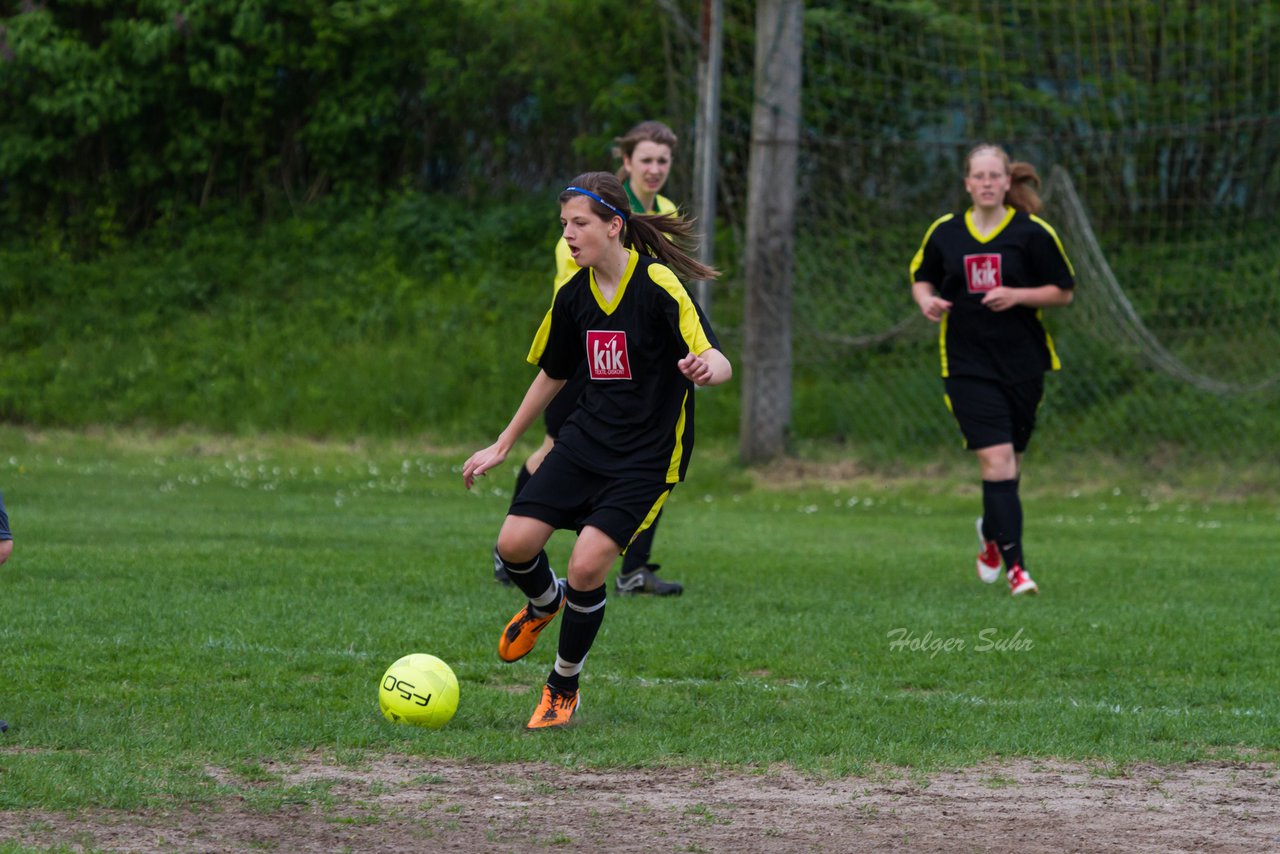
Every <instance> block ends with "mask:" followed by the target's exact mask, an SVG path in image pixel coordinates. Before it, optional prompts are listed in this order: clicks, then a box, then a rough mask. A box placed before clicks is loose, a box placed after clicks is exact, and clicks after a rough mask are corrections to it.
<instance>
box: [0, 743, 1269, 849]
mask: <svg viewBox="0 0 1280 854" xmlns="http://www.w3.org/2000/svg"><path fill="white" fill-rule="evenodd" d="M208 770H209V773H210V775H211V776H213V777H214V778H215V779H217V780H219V782H220V783H222V784H223V785H224V786H226V787H227V788H228V789H232V790H237V791H238V794H230V795H228V796H227V797H225V798H223V799H222V800H220V801H218V802H216V803H214V804H212V805H205V806H204V807H202V808H200V809H199V810H191V809H187V808H176V809H173V810H165V811H149V812H141V813H138V812H128V813H125V812H110V811H82V812H79V813H75V814H64V813H46V812H36V811H29V810H27V811H9V812H0V840H5V841H16V842H19V843H21V844H24V845H29V846H35V847H40V848H44V847H48V846H54V845H63V846H67V847H69V848H70V849H71V850H77V851H81V850H93V851H129V852H153V851H155V852H160V851H166V852H167V851H191V852H233V851H235V852H238V851H289V852H332V851H344V850H345V851H357V852H358V851H377V852H400V851H403V852H410V851H413V852H422V851H450V852H488V851H493V852H499V851H525V850H528V849H530V848H533V849H537V850H566V851H600V852H665V851H695V852H696V851H713V852H719V851H734V852H738V851H750V852H756V851H760V852H775V851H776V852H792V851H795V852H799V851H832V852H846V851H858V850H876V851H884V850H890V851H1020V852H1053V854H1059V852H1063V851H1090V852H1097V851H1117V852H1120V851H1123V852H1170V851H1223V852H1225V851H1260V850H1274V849H1276V848H1277V847H1280V778H1277V774H1276V769H1275V768H1274V767H1273V766H1270V765H1263V764H1256V765H1226V764H1223V765H1197V766H1190V767H1177V768H1164V767H1155V766H1132V767H1129V768H1127V769H1126V771H1125V773H1124V774H1123V775H1119V776H1117V775H1112V774H1106V773H1101V772H1100V771H1099V770H1097V769H1092V768H1089V767H1086V766H1082V765H1077V764H1066V763H1060V762H1052V761H1016V762H1010V763H1005V764H999V765H985V766H981V767H978V768H972V769H968V770H965V771H961V772H938V773H932V774H928V775H923V774H916V773H909V774H904V773H900V772H885V773H884V774H883V775H880V776H878V777H877V778H844V779H837V780H831V779H812V778H809V777H806V776H803V775H800V774H797V773H795V772H794V771H790V770H785V769H775V770H771V771H767V772H760V773H755V774H752V773H744V772H736V771H735V772H720V771H698V770H690V769H679V770H632V771H577V770H570V769H565V768H561V767H558V766H548V765H532V764H518V765H469V764H461V763H457V762H444V761H436V760H425V759H418V758H412V757H388V758H384V759H380V760H378V761H376V762H372V763H370V764H368V765H365V766H361V767H354V768H353V767H340V766H335V765H332V764H329V763H326V762H324V761H322V760H320V759H318V758H317V759H315V760H311V761H307V762H305V763H301V764H291V765H287V766H286V765H276V766H267V767H265V768H264V769H263V770H264V771H265V772H267V776H270V777H272V778H274V779H273V780H272V782H271V783H267V784H252V783H246V782H245V781H243V780H240V779H239V778H237V777H235V776H233V775H231V774H229V773H227V772H225V771H224V770H222V769H218V768H210V769H208ZM281 783H283V784H284V786H285V787H301V788H300V791H310V793H311V794H310V796H309V797H307V798H306V799H305V802H304V803H289V802H288V799H287V798H285V799H284V803H281V802H280V800H279V799H278V798H272V797H267V798H261V797H255V793H258V792H262V793H264V794H265V791H263V790H258V789H256V785H261V786H263V787H264V788H265V789H269V790H273V791H275V792H277V793H278V792H279V791H280V790H281ZM317 792H320V793H321V794H320V795H317V794H316V793H317Z"/></svg>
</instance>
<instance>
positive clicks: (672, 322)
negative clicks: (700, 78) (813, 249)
mask: <svg viewBox="0 0 1280 854" xmlns="http://www.w3.org/2000/svg"><path fill="white" fill-rule="evenodd" d="M559 201H560V221H561V224H562V225H563V228H564V238H565V242H566V244H567V246H568V248H569V252H570V254H571V256H572V257H573V260H574V262H575V263H576V264H577V265H578V267H579V268H580V269H579V270H578V271H577V272H576V273H575V274H574V275H573V276H572V277H571V278H570V279H569V280H568V281H566V282H565V283H564V284H563V285H562V286H561V287H560V288H559V289H558V290H557V291H556V294H555V297H554V298H553V300H552V305H551V309H550V310H549V311H548V312H547V314H546V317H544V318H543V321H542V325H541V326H540V327H539V329H538V332H537V334H536V335H535V336H534V340H533V345H532V346H531V347H530V350H529V356H528V360H529V362H531V363H532V364H535V365H537V366H538V367H539V368H540V369H541V370H539V372H538V375H537V376H536V377H535V378H534V380H533V383H532V384H531V385H530V386H529V390H528V391H527V392H526V393H525V396H524V401H523V402H522V403H521V404H520V407H519V408H518V409H517V410H516V413H515V416H514V417H513V418H512V419H511V421H510V423H509V424H508V425H507V427H506V429H505V430H503V431H502V433H501V435H499V437H498V440H497V441H496V442H494V443H493V444H492V445H490V446H489V447H487V448H484V449H482V450H480V451H477V452H476V453H474V454H472V455H471V457H470V458H469V459H468V460H467V461H466V463H465V464H464V465H463V468H462V478H463V482H464V484H465V485H466V486H467V488H468V489H470V488H471V486H472V484H474V483H475V479H476V478H477V477H480V476H482V475H484V474H485V472H487V471H488V470H489V469H491V468H493V467H494V466H497V465H499V464H500V463H501V462H502V461H503V460H505V459H506V456H507V454H508V453H509V452H510V450H511V447H512V446H513V445H514V444H515V443H516V442H517V441H518V440H519V438H520V436H521V435H522V434H523V433H524V432H525V430H527V429H528V428H529V427H530V425H532V424H533V422H534V420H535V419H536V418H537V417H538V414H539V413H540V412H541V411H542V410H543V409H544V408H545V407H546V405H547V403H548V402H550V401H551V399H552V398H553V397H554V396H555V395H556V393H557V392H558V391H559V390H560V389H561V387H562V386H563V385H564V382H565V380H567V379H568V378H569V377H571V376H572V375H573V373H574V372H575V371H576V370H577V369H578V367H579V365H581V364H583V363H585V364H586V365H587V370H588V377H587V383H586V387H585V389H584V390H583V392H582V397H581V398H580V400H579V402H578V406H577V408H576V409H574V411H573V412H572V414H570V415H569V417H568V419H567V420H566V422H565V424H564V427H563V428H562V429H561V431H560V437H559V439H558V441H556V443H555V446H554V447H553V448H552V449H551V451H550V453H548V454H547V457H546V459H545V460H543V462H542V465H541V466H539V468H538V470H537V472H535V473H534V475H533V477H532V478H531V479H530V480H529V482H528V483H527V484H526V485H525V487H524V489H522V490H521V491H520V493H519V494H518V495H517V496H516V497H515V498H514V499H513V500H512V502H511V507H510V509H509V510H508V513H507V518H506V521H505V522H504V523H503V525H502V530H501V532H500V533H499V535H498V548H497V559H498V560H500V561H501V563H502V566H503V568H504V569H505V570H506V572H507V574H508V575H509V576H510V578H511V580H512V582H513V583H514V584H515V585H516V586H517V587H519V588H520V590H521V591H522V592H523V593H524V594H525V596H526V597H528V600H529V601H528V604H526V605H525V606H524V607H522V608H521V609H520V610H519V611H518V612H517V613H516V615H515V616H514V617H512V618H511V620H510V621H509V622H508V623H507V625H506V628H504V629H503V631H502V634H501V635H500V637H499V639H498V656H499V657H500V658H501V659H502V660H503V661H508V662H511V661H517V660H519V659H521V658H523V657H524V656H525V655H527V654H528V653H529V652H530V651H531V650H532V649H533V646H534V644H535V643H536V642H537V640H538V635H539V634H540V633H541V632H542V630H543V629H544V628H546V626H547V624H549V623H550V622H551V621H552V620H553V619H554V618H555V616H556V614H558V613H560V611H561V610H562V609H563V610H564V614H565V617H564V620H562V621H561V624H560V638H559V645H558V647H557V650H556V659H555V665H554V666H553V668H552V669H551V672H550V674H549V675H548V677H547V682H546V685H545V686H543V690H542V697H541V700H540V702H539V704H538V707H537V708H536V710H535V711H534V713H533V716H532V717H531V718H530V720H529V723H528V727H529V728H530V729H541V728H544V727H557V726H563V725H565V724H568V723H569V722H570V720H571V719H572V718H573V715H574V712H575V711H576V710H577V709H578V707H579V705H580V702H581V699H580V698H581V695H580V693H579V687H578V683H579V677H580V674H581V672H582V666H583V662H584V661H585V659H586V657H587V653H588V652H589V651H590V649H591V646H592V644H593V643H594V642H595V637H596V633H597V632H598V631H599V629H600V625H601V623H602V622H603V620H604V607H605V592H606V588H605V583H604V582H605V576H606V575H607V574H608V572H609V568H610V567H611V566H612V565H613V562H614V561H615V560H616V559H617V557H618V555H619V554H620V553H621V552H623V551H624V550H625V549H626V547H627V545H628V544H630V543H631V541H632V540H633V539H634V538H635V537H636V535H637V534H638V533H640V532H641V531H643V530H644V529H645V528H646V527H647V526H648V525H649V524H651V523H652V521H653V519H654V518H656V517H657V515H658V513H659V512H660V511H661V509H662V506H663V503H664V502H665V501H666V500H667V497H668V496H669V495H670V494H671V490H672V489H674V488H675V485H676V484H677V483H679V482H680V481H682V480H683V479H684V477H685V473H686V471H687V469H688V466H689V460H690V457H691V455H692V452H693V440H694V394H693V387H694V385H720V384H721V383H724V382H727V381H728V380H729V378H730V377H731V376H732V373H733V369H732V367H731V366H730V364H729V360H728V359H726V358H725V357H724V355H723V354H722V353H721V352H720V351H719V349H718V348H717V347H716V338H715V333H714V332H713V331H712V330H711V326H710V323H708V322H707V320H706V319H705V318H704V317H703V316H701V315H700V314H699V312H698V311H697V309H696V308H695V306H694V303H693V300H692V299H691V298H690V297H689V295H688V293H687V292H686V291H685V289H684V286H683V285H682V284H681V283H680V280H681V279H710V278H714V277H715V276H717V275H718V273H717V271H716V270H714V269H712V268H710V267H707V266H705V265H703V264H700V263H699V262H698V261H696V260H694V259H693V258H692V257H690V256H689V255H688V254H687V253H686V252H685V251H684V250H683V249H682V248H681V245H682V244H687V242H688V240H689V238H690V237H691V233H692V231H691V225H690V224H689V223H688V222H687V221H686V220H683V219H681V218H679V217H676V216H666V215H662V216H657V215H649V214H640V213H634V212H633V211H632V210H631V207H630V204H629V203H628V200H627V196H626V192H625V191H624V190H623V187H622V184H621V183H620V182H619V181H618V179H617V178H616V177H614V176H613V175H610V174H609V173H607V172H589V173H587V174H585V175H580V176H578V177H577V178H575V179H574V180H573V182H572V183H571V184H570V186H569V187H568V188H566V189H565V190H564V192H562V193H561V194H560V199H559ZM557 528H564V529H570V530H574V531H577V532H578V539H577V542H576V543H575V544H574V547H573V552H572V554H571V555H570V557H569V566H568V569H567V572H566V578H565V579H563V580H559V579H557V578H556V575H555V573H554V572H553V571H552V569H551V566H550V564H549V563H548V562H547V555H546V552H545V551H544V546H545V545H546V543H547V541H548V540H549V539H550V538H551V534H552V532H553V531H555V530H556V529H557Z"/></svg>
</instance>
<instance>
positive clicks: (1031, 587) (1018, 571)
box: [1009, 563, 1040, 596]
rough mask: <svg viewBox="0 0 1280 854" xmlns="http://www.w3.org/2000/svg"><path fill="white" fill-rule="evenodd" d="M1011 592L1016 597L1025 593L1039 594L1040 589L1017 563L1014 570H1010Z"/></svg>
mask: <svg viewBox="0 0 1280 854" xmlns="http://www.w3.org/2000/svg"><path fill="white" fill-rule="evenodd" d="M1009 592H1010V593H1012V594H1013V595H1014V596H1021V595H1022V594H1023V593H1033V594H1034V593H1039V592H1040V588H1039V587H1037V586H1036V583H1035V582H1034V581H1032V580H1031V576H1030V575H1027V571H1026V570H1025V569H1023V568H1022V567H1021V566H1020V565H1019V564H1016V563H1015V564H1014V565H1013V569H1011V570H1009Z"/></svg>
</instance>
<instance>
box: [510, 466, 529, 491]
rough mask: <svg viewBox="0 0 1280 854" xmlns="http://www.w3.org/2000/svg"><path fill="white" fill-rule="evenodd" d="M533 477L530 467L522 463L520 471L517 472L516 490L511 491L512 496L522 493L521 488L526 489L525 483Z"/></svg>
mask: <svg viewBox="0 0 1280 854" xmlns="http://www.w3.org/2000/svg"><path fill="white" fill-rule="evenodd" d="M531 477H533V473H532V472H530V471H529V467H528V466H526V465H521V466H520V471H518V472H516V491H515V492H513V493H511V497H512V498H515V497H516V496H517V495H519V494H520V490H522V489H524V487H525V484H527V483H528V482H529V478H531Z"/></svg>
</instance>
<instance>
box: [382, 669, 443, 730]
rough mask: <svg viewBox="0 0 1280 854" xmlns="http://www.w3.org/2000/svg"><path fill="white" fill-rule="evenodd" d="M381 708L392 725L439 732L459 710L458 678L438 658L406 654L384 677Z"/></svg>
mask: <svg viewBox="0 0 1280 854" xmlns="http://www.w3.org/2000/svg"><path fill="white" fill-rule="evenodd" d="M378 705H379V706H381V707H382V714H383V716H384V717H386V719H387V720H389V721H391V722H392V723H399V724H413V725H414V726H424V727H428V728H430V729H439V728H440V727H442V726H444V725H445V724H447V723H448V722H449V719H450V718H452V717H453V713H454V712H456V711H457V710H458V677H456V676H454V675H453V670H452V669H451V668H450V667H449V665H447V664H445V663H444V662H443V661H441V660H440V659H438V658H436V657H435V656H434V655H427V654H425V653H421V652H415V653H413V654H411V655H406V656H405V657H404V658H402V659H400V660H399V661H397V662H396V663H395V664H393V665H391V666H390V667H388V668H387V672H386V673H384V674H383V675H382V684H380V685H379V686H378Z"/></svg>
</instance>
